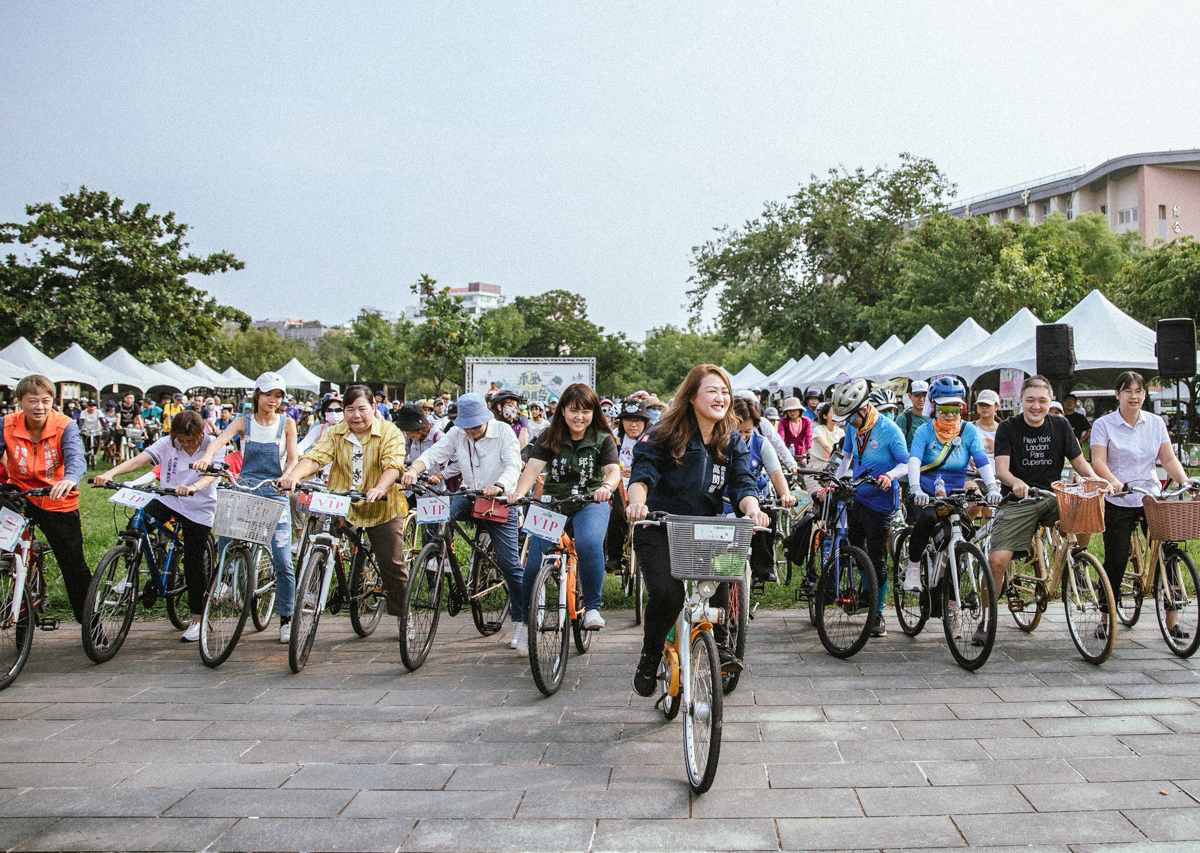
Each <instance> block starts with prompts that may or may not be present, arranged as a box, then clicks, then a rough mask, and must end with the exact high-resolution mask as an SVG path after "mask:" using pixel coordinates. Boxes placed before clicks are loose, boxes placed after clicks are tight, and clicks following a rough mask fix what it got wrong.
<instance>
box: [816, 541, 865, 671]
mask: <svg viewBox="0 0 1200 853" xmlns="http://www.w3.org/2000/svg"><path fill="white" fill-rule="evenodd" d="M877 584H878V581H877V580H876V578H875V568H874V567H873V566H872V565H871V559H870V558H869V557H868V556H867V554H866V552H865V551H863V550H862V549H861V548H855V547H854V546H852V545H843V546H842V547H841V548H840V549H839V550H838V551H836V552H834V553H833V554H831V555H830V557H829V559H828V560H826V561H825V567H824V568H823V569H822V571H821V579H820V580H819V581H817V591H816V595H815V597H816V618H817V636H819V637H820V638H821V645H823V646H824V647H825V651H827V652H829V654H831V655H833V656H834V657H835V658H848V657H850V656H851V655H853V654H855V653H856V652H858V651H859V649H861V648H862V647H863V646H864V645H866V642H867V636H868V633H869V628H870V625H871V616H873V615H874V614H875V612H876V610H877V607H878V601H879V588H878V585H877Z"/></svg>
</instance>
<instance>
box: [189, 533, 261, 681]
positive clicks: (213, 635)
mask: <svg viewBox="0 0 1200 853" xmlns="http://www.w3.org/2000/svg"><path fill="white" fill-rule="evenodd" d="M252 551H253V549H252V548H251V547H250V546H248V545H245V544H242V543H235V544H233V545H230V546H229V547H228V548H227V549H226V550H225V557H224V559H223V560H222V562H221V565H220V566H219V567H218V569H217V571H215V572H213V573H212V577H211V578H209V581H208V594H207V595H206V596H205V597H204V614H203V615H202V616H201V619H200V660H201V661H203V662H204V665H205V666H209V667H218V666H220V665H221V664H223V663H225V661H227V660H229V656H230V655H231V654H233V650H234V648H236V647H237V643H238V640H239V639H240V638H241V636H242V630H243V629H244V628H245V627H246V619H247V618H248V617H249V616H250V608H251V606H252V603H253V600H254V578H255V572H254V555H253V553H252Z"/></svg>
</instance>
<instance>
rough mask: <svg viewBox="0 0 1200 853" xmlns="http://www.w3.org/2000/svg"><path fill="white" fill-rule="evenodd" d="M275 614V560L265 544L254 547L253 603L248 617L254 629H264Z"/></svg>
mask: <svg viewBox="0 0 1200 853" xmlns="http://www.w3.org/2000/svg"><path fill="white" fill-rule="evenodd" d="M274 616H275V562H274V561H273V560H272V559H271V551H270V549H269V548H267V547H266V546H265V545H259V546H258V547H256V548H255V549H254V604H253V606H251V608H250V617H251V618H252V619H253V620H254V630H256V631H265V630H266V629H267V626H268V625H270V624H271V619H272V618H274Z"/></svg>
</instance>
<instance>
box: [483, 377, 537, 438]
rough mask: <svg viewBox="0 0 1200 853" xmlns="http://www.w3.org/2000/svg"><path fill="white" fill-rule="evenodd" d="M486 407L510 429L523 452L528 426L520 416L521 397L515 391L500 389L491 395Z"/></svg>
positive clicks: (527, 436)
mask: <svg viewBox="0 0 1200 853" xmlns="http://www.w3.org/2000/svg"><path fill="white" fill-rule="evenodd" d="M488 405H489V406H490V407H491V409H492V414H493V415H495V416H496V420H498V421H500V422H501V423H506V424H508V425H509V426H510V427H512V431H513V434H514V435H516V437H517V443H518V444H519V445H520V447H521V449H522V450H524V449H525V445H527V444H529V426H528V424H527V423H526V420H525V418H524V417H523V416H522V415H521V395H520V394H518V393H517V392H516V391H510V390H509V389H507V388H502V389H501V390H499V391H497V392H496V393H495V394H493V395H492V399H491V400H490V401H489V403H488Z"/></svg>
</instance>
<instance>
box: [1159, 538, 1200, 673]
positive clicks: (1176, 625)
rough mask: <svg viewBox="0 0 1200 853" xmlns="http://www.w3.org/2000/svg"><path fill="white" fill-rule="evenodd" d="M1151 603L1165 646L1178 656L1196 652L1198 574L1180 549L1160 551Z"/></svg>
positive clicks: (1199, 608) (1199, 640) (1199, 601)
mask: <svg viewBox="0 0 1200 853" xmlns="http://www.w3.org/2000/svg"><path fill="white" fill-rule="evenodd" d="M1154 604H1155V610H1156V611H1157V613H1158V628H1159V630H1160V631H1161V632H1162V636H1163V639H1164V640H1166V642H1167V648H1168V649H1170V650H1171V651H1172V652H1173V653H1174V654H1176V655H1178V656H1179V657H1181V658H1189V657H1191V656H1192V655H1193V654H1195V652H1196V647H1197V646H1198V645H1200V576H1198V575H1197V573H1196V566H1195V565H1194V564H1193V563H1192V558H1191V557H1189V556H1188V555H1187V554H1186V553H1184V552H1183V551H1182V550H1174V549H1172V551H1171V553H1169V554H1164V555H1163V565H1162V568H1161V569H1160V570H1159V573H1158V577H1157V578H1155V580H1154Z"/></svg>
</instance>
